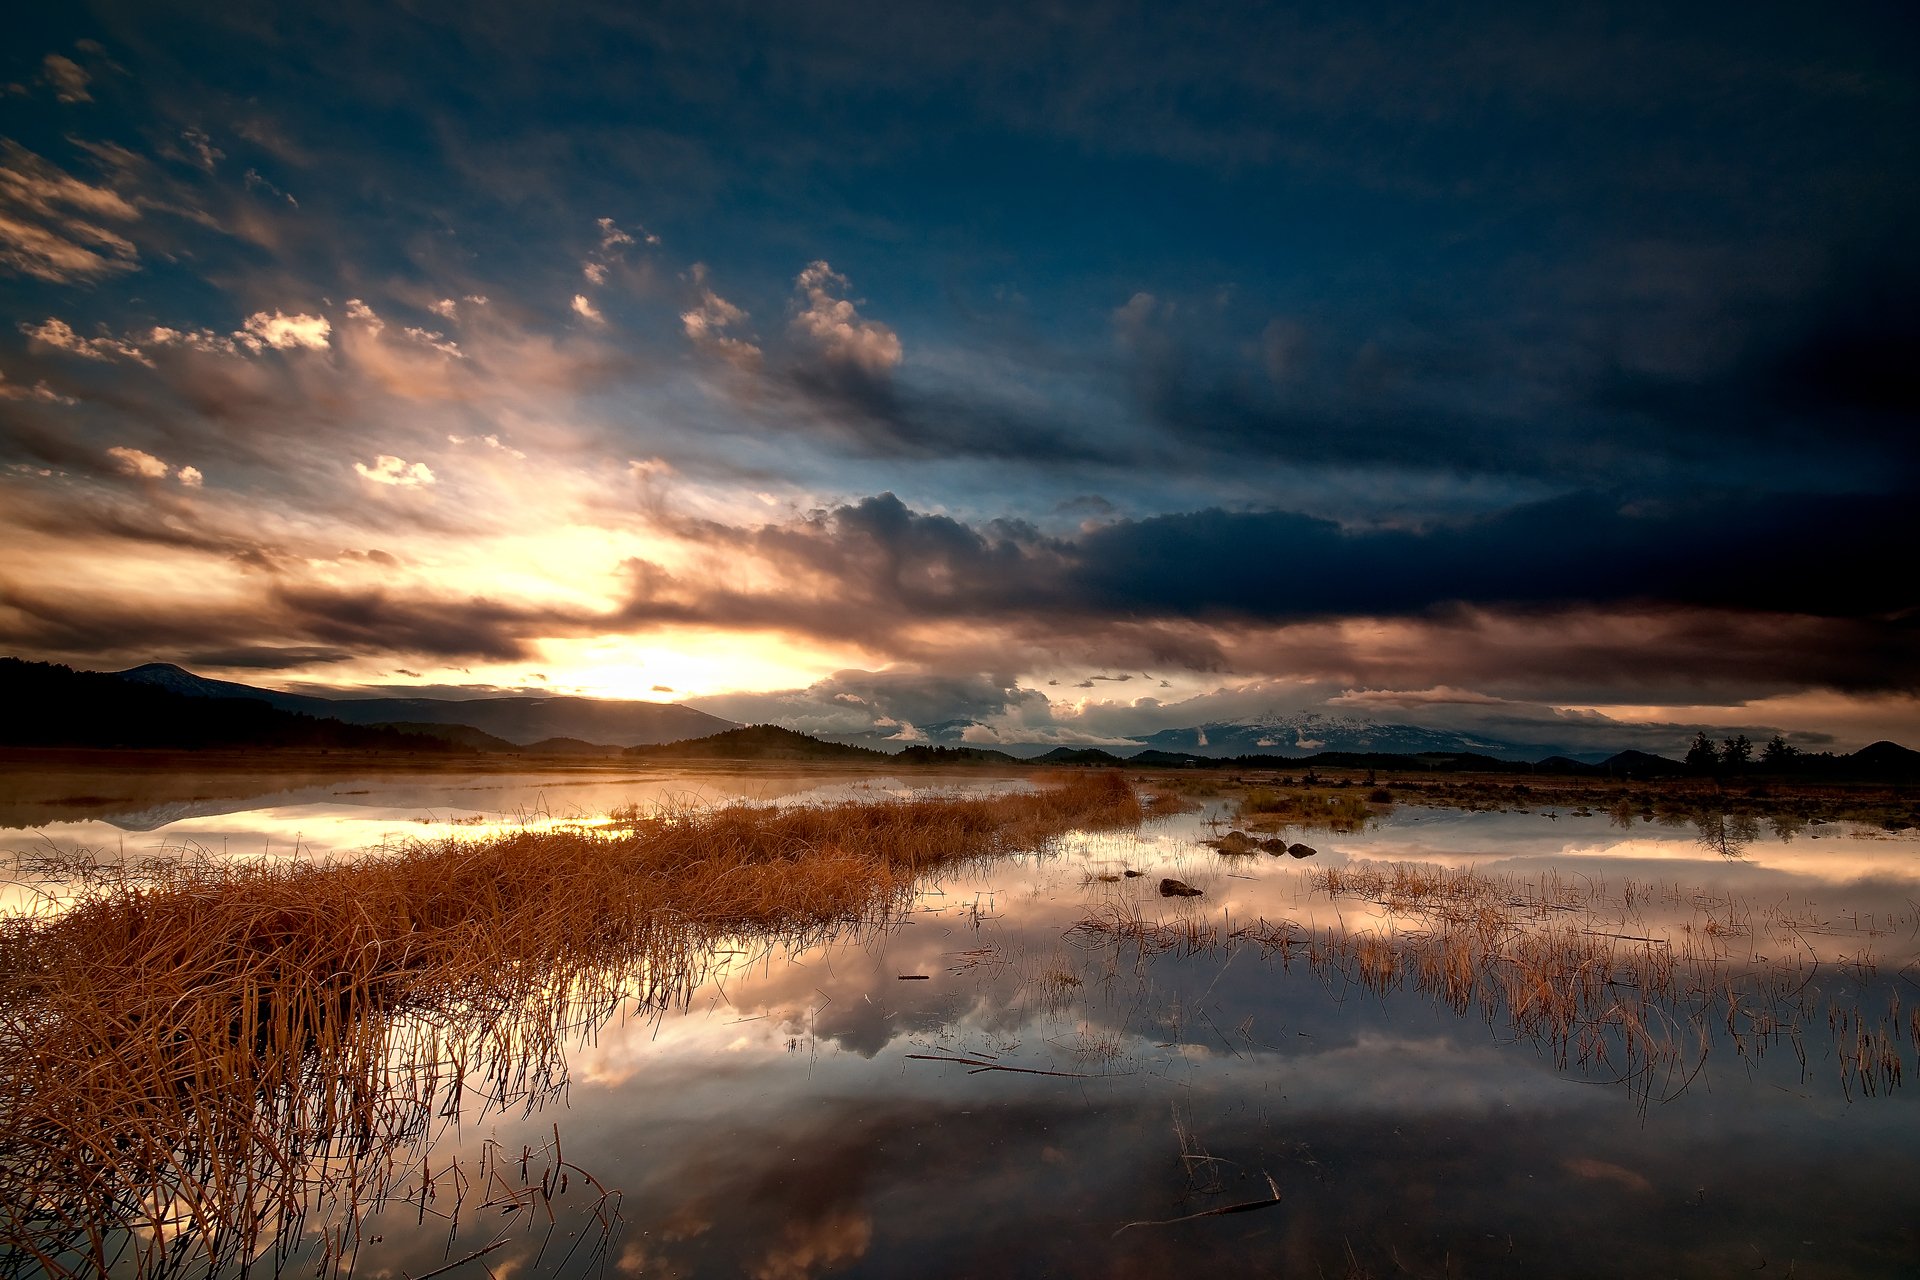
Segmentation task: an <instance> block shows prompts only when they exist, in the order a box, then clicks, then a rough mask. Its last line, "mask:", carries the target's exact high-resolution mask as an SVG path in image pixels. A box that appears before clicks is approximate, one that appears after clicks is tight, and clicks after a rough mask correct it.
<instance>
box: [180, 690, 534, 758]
mask: <svg viewBox="0 0 1920 1280" xmlns="http://www.w3.org/2000/svg"><path fill="white" fill-rule="evenodd" d="M195 696H198V695H195ZM369 727H370V728H374V729H391V730H393V731H394V732H395V733H404V734H406V735H407V736H408V737H410V738H438V739H440V740H442V741H444V742H451V743H454V744H455V745H457V746H461V747H465V748H466V749H467V750H469V751H519V750H521V748H519V747H516V746H514V745H513V744H512V743H511V742H508V741H507V740H506V739H505V738H496V737H494V736H493V735H492V734H490V733H488V732H486V731H485V730H483V729H476V728H474V727H473V726H472V725H466V724H426V723H424V722H422V721H418V720H391V721H387V722H385V723H383V724H377V725H371V726H369Z"/></svg>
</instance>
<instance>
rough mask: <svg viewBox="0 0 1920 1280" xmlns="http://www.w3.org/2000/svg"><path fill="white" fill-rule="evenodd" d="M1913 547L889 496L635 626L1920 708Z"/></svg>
mask: <svg viewBox="0 0 1920 1280" xmlns="http://www.w3.org/2000/svg"><path fill="white" fill-rule="evenodd" d="M1909 525H1910V520H1909V513H1908V508H1907V506H1906V504H1905V503H1904V502H1902V501H1900V500H1897V499H1891V498H1884V497H1874V496H1870V495H1868V496H1861V495H1855V496H1851V497H1848V498H1844V499H1843V498H1831V497H1820V496H1808V495H1793V494H1780V495H1745V496H1742V495H1702V496H1700V497H1699V498H1698V499H1696V500H1694V501H1692V502H1689V503H1686V504H1666V505H1659V504H1622V503H1621V502H1620V501H1618V500H1617V499H1607V498H1603V497H1601V496H1598V495H1591V494H1587V495H1577V496H1575V497H1571V498H1565V499H1557V500H1554V501H1551V502H1544V503H1536V504H1529V505H1525V506H1521V507H1517V508H1514V509H1511V510H1509V511H1507V512H1504V513H1501V514H1499V515H1497V516H1493V517H1488V518H1484V519H1480V520H1474V521H1465V522H1459V523H1455V524H1450V525H1440V526H1435V527H1433V528H1430V529H1427V530H1424V531H1408V530H1392V529H1388V530H1355V531H1349V530H1343V529H1341V528H1340V527H1338V526H1336V525H1334V524H1332V523H1330V522H1327V521H1323V520H1317V519H1314V518H1311V517H1307V516H1302V515H1298V514H1294V513H1287V512H1227V511H1220V510H1208V511H1198V512H1192V513H1187V514H1183V515H1177V516H1161V517H1153V518H1149V519H1145V520H1130V521H1116V522H1113V523H1110V524H1107V525H1103V526H1098V527H1095V528H1092V529H1090V530H1088V531H1086V532H1084V533H1081V534H1079V535H1077V536H1076V537H1072V538H1059V537H1050V536H1045V535H1042V534H1041V533H1039V532H1037V531H1035V530H1034V529H1032V528H1030V527H1027V526H1023V525H1018V524H1000V525H993V526H985V527H980V528H975V527H973V526H970V525H968V524H966V523H964V522H961V521H958V520H955V519H953V518H951V517H947V516H942V515H929V514H923V513H919V512H915V511H913V510H911V509H910V508H908V507H907V506H906V505H905V504H904V503H902V502H900V500H899V499H898V498H896V497H894V496H893V495H891V494H882V495H880V496H878V497H874V498H868V499H865V500H863V501H862V502H859V503H856V504H851V505H848V506H845V507H840V508H837V509H834V510H832V511H827V512H821V513H818V514H816V515H814V516H812V517H810V518H808V519H806V520H804V521H801V522H798V523H795V524H789V525H770V526H763V527H760V528H734V527H729V526H723V525H718V524H711V523H709V524H688V525H685V526H683V527H681V529H680V530H679V532H680V533H681V534H682V536H686V537H689V538H693V539H696V540H698V541H701V542H703V543H704V544H705V545H706V546H707V547H708V549H709V550H710V551H711V552H712V553H713V554H714V559H713V561H712V567H713V572H712V573H710V574H709V573H705V572H702V573H700V574H689V575H682V576H674V575H670V574H667V573H666V572H665V571H663V570H661V569H660V568H659V567H658V566H654V565H650V564H645V563H635V564H634V566H633V569H632V571H633V574H634V578H633V597H632V600H631V601H630V603H629V604H628V606H627V607H626V608H625V609H624V610H623V611H622V612H621V615H620V625H622V626H626V627H632V628H644V627H649V626H654V625H659V624H706V625H721V626H734V627H751V628H773V629H781V630H788V631H794V632H801V633H806V634H810V635H814V636H819V637H826V638H835V639H858V640H860V641H863V642H867V643H885V644H887V645H889V646H890V647H891V649H892V651H894V652H897V653H902V654H919V655H922V656H928V657H931V656H936V655H938V656H941V657H943V658H944V659H945V660H947V661H952V660H955V659H956V658H958V657H960V656H962V655H965V654H969V653H971V654H973V655H974V659H975V660H976V661H977V662H979V663H980V664H981V665H983V666H986V665H991V664H992V663H994V662H995V659H994V658H993V657H992V653H993V646H994V645H995V644H999V645H1001V646H1015V647H1016V648H1017V647H1018V646H1019V645H1035V646H1041V647H1051V650H1052V652H1055V653H1056V654H1057V653H1061V652H1064V651H1063V650H1062V649H1061V648H1060V647H1059V646H1060V644H1061V643H1063V642H1070V643H1073V644H1082V645H1084V649H1083V650H1081V651H1082V652H1084V655H1085V656H1084V658H1083V659H1082V660H1084V661H1088V662H1098V663H1118V664H1124V665H1129V666H1131V665H1133V664H1139V665H1140V666H1143V667H1145V666H1153V665H1166V666H1171V667H1179V668H1182V669H1187V670H1242V671H1248V670H1257V671H1268V672H1291V673H1294V674H1296V675H1298V676H1300V677H1301V678H1323V679H1328V680H1347V681H1356V680H1357V681H1362V682H1365V683H1369V684H1384V685H1385V686H1386V687H1394V688H1409V687H1423V686H1424V685H1427V684H1432V683H1438V682H1445V681H1448V680H1450V679H1451V680H1456V681H1458V682H1473V681H1479V682H1482V683H1483V684H1484V685H1485V686H1487V687H1496V686H1497V687H1500V688H1506V689H1520V688H1525V689H1528V690H1530V691H1533V692H1542V691H1545V690H1549V689H1552V688H1555V687H1559V688H1560V689H1562V690H1563V691H1564V692H1565V694H1566V696H1567V697H1568V698H1570V699H1571V698H1580V699H1581V700H1591V701H1607V700H1609V695H1608V694H1607V692H1606V691H1607V690H1608V689H1614V690H1618V689H1620V688H1623V687H1632V688H1635V689H1639V690H1642V691H1644V690H1648V689H1651V688H1655V687H1659V688H1661V689H1663V690H1664V691H1665V692H1667V693H1670V694H1673V695H1674V696H1675V697H1677V698H1684V699H1685V700H1693V699H1697V698H1700V697H1703V696H1708V695H1706V694H1704V693H1703V690H1705V689H1707V688H1709V687H1711V688H1712V689H1713V690H1715V691H1716V692H1715V693H1714V694H1713V695H1711V696H1716V697H1717V696H1722V694H1723V693H1724V691H1725V690H1727V689H1732V688H1739V687H1742V686H1744V687H1748V688H1752V689H1761V688H1764V689H1766V690H1767V691H1769V692H1778V691H1781V690H1782V689H1785V688H1790V687H1792V686H1793V684H1794V682H1796V681H1805V682H1810V683H1814V684H1818V685H1822V686H1825V687H1830V688H1838V689H1847V690H1858V691H1871V690H1874V689H1911V688H1915V687H1920V632H1916V625H1917V624H1916V619H1920V609H1917V608H1916V606H1920V598H1917V597H1916V591H1915V588H1914V586H1913V584H1912V582H1911V581H1909V580H1908V576H1907V575H1903V574H1899V573H1892V572H1888V571H1887V569H1886V568H1885V567H1883V566H1884V565H1885V564H1886V563H1887V562H1886V560H1885V559H1884V558H1883V557H1885V556H1886V555H1888V554H1893V555H1899V554H1901V553H1903V552H1904V551H1906V550H1907V549H1909V548H1910V545H1911V538H1910V537H1909V534H1908V529H1909ZM741 559H745V560H747V561H749V562H752V563H757V564H760V565H762V566H768V567H771V568H772V569H773V570H774V571H775V573H776V577H777V580H778V581H780V582H782V583H784V584H786V585H785V586H784V587H783V588H782V589H779V590H765V589H754V588H751V587H748V586H745V585H741V583H742V582H744V581H745V579H737V578H735V577H734V576H733V575H731V574H729V573H728V572H727V570H726V568H725V566H726V565H727V564H729V563H734V562H738V561H740V560H741ZM1353 617H1362V618H1370V619H1385V620H1395V619H1398V620H1402V621H1404V622H1405V623H1406V624H1407V626H1408V627H1410V628H1411V629H1412V630H1411V631H1410V632H1409V634H1408V635H1406V636H1403V637H1401V639H1400V640H1399V641H1397V642H1394V643H1387V644H1382V643H1381V642H1380V641H1378V640H1377V639H1376V638H1371V637H1368V636H1367V635H1365V634H1364V633H1363V634H1361V635H1358V636H1356V635H1355V634H1354V633H1352V632H1350V631H1348V630H1347V629H1345V628H1344V627H1343V626H1342V625H1341V623H1342V620H1343V619H1347V618H1353ZM942 624H947V627H944V628H943V626H942ZM1276 628H1277V629H1278V630H1277V631H1276V630H1275V629H1276ZM983 629H984V630H983ZM968 636H975V637H982V636H984V637H986V638H978V639H976V640H974V641H972V642H971V643H972V644H973V645H974V646H975V647H973V648H968V647H967V645H968V644H969V641H968V640H967V637H968ZM994 636H997V637H998V639H997V640H995V639H992V638H991V637H994ZM948 646H951V647H948ZM999 661H1001V662H1002V663H1005V662H1006V661H1007V659H1006V657H1005V650H1004V649H1003V651H1002V656H1001V658H1000V659H999ZM1000 684H1001V685H1002V686H1009V685H1010V684H1011V681H1008V680H1002V681H1001V682H1000ZM943 696H948V697H950V698H952V697H953V695H951V693H948V694H945V695H943ZM954 702H955V705H959V700H958V699H954ZM899 718H903V719H909V718H912V717H909V716H901V717H899Z"/></svg>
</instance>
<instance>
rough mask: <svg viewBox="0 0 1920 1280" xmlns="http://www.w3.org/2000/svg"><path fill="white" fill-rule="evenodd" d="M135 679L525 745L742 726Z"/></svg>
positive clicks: (151, 673)
mask: <svg viewBox="0 0 1920 1280" xmlns="http://www.w3.org/2000/svg"><path fill="white" fill-rule="evenodd" d="M115 674H117V675H118V676H120V677H121V678H122V679H125V680H127V681H128V682H130V683H134V684H141V685H151V686H155V687H158V688H162V689H166V690H168V691H169V692H172V693H179V694H187V695H190V696H192V697H198V698H251V699H254V700H256V701H259V702H264V703H266V704H267V705H268V706H271V707H276V708H278V709H279V710H281V711H293V712H298V713H300V714H302V715H308V716H315V717H318V718H323V719H329V720H343V721H345V722H346V723H348V724H364V725H375V724H409V725H419V726H428V725H462V726H466V727H468V728H473V729H478V730H480V731H481V732H483V733H487V734H491V735H492V736H493V737H495V738H499V739H503V740H505V741H506V742H507V743H509V744H511V745H513V746H515V747H519V748H525V747H527V746H529V745H531V744H533V743H537V742H543V741H546V740H548V739H552V738H572V739H575V740H578V741H581V742H589V743H591V742H606V743H611V744H613V745H614V746H616V747H634V746H642V745H645V744H649V743H663V742H680V741H684V740H686V739H688V738H695V737H699V736H701V735H703V734H711V733H717V732H718V731H720V730H722V729H732V728H736V727H737V726H736V725H735V724H734V723H733V721H731V720H723V719H721V718H720V717H719V716H713V715H708V714H707V713H706V712H704V711H696V710H695V709H694V708H692V707H689V706H683V705H681V704H679V703H672V702H641V701H632V700H627V699H619V698H576V697H570V696H566V695H559V696H546V695H542V696H529V695H524V694H513V695H506V696H501V697H485V698H408V697H374V698H362V697H353V696H350V695H342V696H339V697H330V698H323V697H318V696H316V695H314V694H310V693H284V692H281V691H280V690H277V689H256V688H254V687H253V686H252V685H245V684H235V683H233V682H232V681H229V680H208V679H206V678H205V677H203V676H197V675H195V674H193V673H192V672H191V671H188V670H186V669H185V668H183V667H176V666H174V665H173V664H172V663H169V662H149V663H147V664H146V665H144V666H139V667H132V668H130V669H128V670H126V671H121V672H116V673H115Z"/></svg>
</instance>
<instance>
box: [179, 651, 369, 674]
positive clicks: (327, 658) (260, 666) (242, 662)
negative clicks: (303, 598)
mask: <svg viewBox="0 0 1920 1280" xmlns="http://www.w3.org/2000/svg"><path fill="white" fill-rule="evenodd" d="M357 656H359V655H357V654H355V653H354V652H353V651H352V650H351V649H337V648H330V647H328V646H325V645H242V646H240V647H238V648H234V649H201V650H196V651H195V652H193V653H189V654H187V655H186V658H185V661H186V663H187V665H188V666H208V667H239V668H243V669H247V670H253V671H291V670H295V669H297V668H301V667H314V666H325V665H327V664H329V663H334V662H349V661H351V660H352V659H354V658H355V657H357Z"/></svg>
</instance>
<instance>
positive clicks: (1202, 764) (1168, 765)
mask: <svg viewBox="0 0 1920 1280" xmlns="http://www.w3.org/2000/svg"><path fill="white" fill-rule="evenodd" d="M1285 758H1286V757H1284V756H1277V757H1275V759H1285ZM1127 763H1128V764H1130V765H1134V766H1136V767H1138V768H1142V769H1206V768H1210V767H1212V766H1213V765H1216V764H1223V763H1226V762H1225V761H1220V760H1212V759H1209V758H1208V757H1206V756H1196V755H1194V754H1193V753H1192V752H1191V751H1162V750H1160V749H1159V748H1158V747H1148V748H1147V749H1146V750H1145V751H1138V752H1135V753H1134V754H1133V755H1130V756H1128V757H1127Z"/></svg>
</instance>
